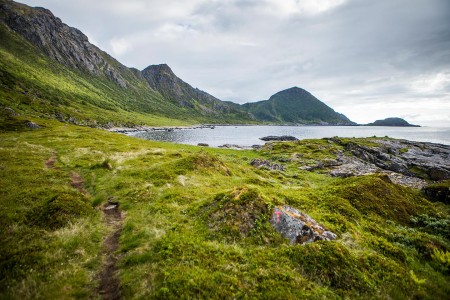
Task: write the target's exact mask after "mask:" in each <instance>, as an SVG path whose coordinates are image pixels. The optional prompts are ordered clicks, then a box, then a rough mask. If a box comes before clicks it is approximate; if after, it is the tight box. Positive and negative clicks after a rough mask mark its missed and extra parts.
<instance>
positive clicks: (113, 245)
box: [98, 201, 123, 300]
mask: <svg viewBox="0 0 450 300" xmlns="http://www.w3.org/2000/svg"><path fill="white" fill-rule="evenodd" d="M103 213H104V214H105V217H106V222H107V223H108V226H110V227H111V228H112V232H111V234H110V235H109V236H108V237H107V238H106V239H105V241H104V242H103V254H104V255H105V256H106V260H105V262H104V264H103V269H102V271H101V273H100V275H99V277H100V278H99V279H100V286H99V288H98V292H99V294H100V295H101V296H102V298H103V299H106V300H118V299H122V295H121V292H120V281H119V278H117V266H116V264H117V261H118V260H119V256H118V254H117V253H116V251H117V249H118V248H119V237H120V233H121V231H122V225H123V216H122V213H121V211H120V209H119V203H116V202H111V201H108V204H107V205H106V206H105V207H103Z"/></svg>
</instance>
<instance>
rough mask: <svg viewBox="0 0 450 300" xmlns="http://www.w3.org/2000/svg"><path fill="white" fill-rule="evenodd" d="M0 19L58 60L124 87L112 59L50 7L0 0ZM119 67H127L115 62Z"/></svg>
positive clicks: (124, 83) (125, 83)
mask: <svg viewBox="0 0 450 300" xmlns="http://www.w3.org/2000/svg"><path fill="white" fill-rule="evenodd" d="M0 11H1V12H2V13H1V14H0V21H1V22H3V23H5V24H6V25H7V26H8V27H9V28H11V29H12V30H14V31H16V32H17V33H19V34H20V35H22V36H23V37H24V38H26V39H27V40H28V41H30V42H31V43H32V44H33V45H35V46H36V47H38V48H40V49H41V50H42V51H43V52H44V53H45V54H46V55H47V56H49V57H50V58H52V59H54V60H56V61H57V62H59V63H61V64H63V65H65V66H68V67H72V68H76V69H79V70H82V71H85V72H88V73H90V74H93V75H100V74H103V75H105V76H106V77H107V78H109V79H110V80H112V81H113V82H115V83H116V84H118V85H119V86H121V87H123V88H125V87H126V86H127V82H126V81H125V79H124V78H123V77H122V76H121V75H120V74H119V72H118V71H117V70H116V69H115V68H114V67H113V66H112V65H111V64H110V63H109V62H108V61H107V60H109V61H115V60H114V59H113V58H112V57H111V56H109V55H108V54H106V53H105V52H103V51H101V50H100V49H98V48H97V47H95V46H94V45H92V44H91V43H89V40H88V38H87V37H86V36H85V35H84V34H83V33H82V32H81V31H79V30H78V29H76V28H72V27H69V26H67V25H66V24H64V23H63V22H62V21H61V20H60V19H59V18H57V17H55V16H54V15H53V14H52V13H51V12H50V11H49V10H47V9H44V8H31V7H28V6H26V5H23V4H19V3H15V2H12V1H11V2H4V3H0ZM117 66H118V67H119V68H126V67H125V66H122V65H120V63H118V62H117Z"/></svg>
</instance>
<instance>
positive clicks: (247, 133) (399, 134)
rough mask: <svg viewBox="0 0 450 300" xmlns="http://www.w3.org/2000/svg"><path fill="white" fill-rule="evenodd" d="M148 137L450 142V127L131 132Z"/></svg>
mask: <svg viewBox="0 0 450 300" xmlns="http://www.w3.org/2000/svg"><path fill="white" fill-rule="evenodd" d="M129 135H130V136H135V137H139V138H143V139H148V140H157V141H166V142H173V143H180V144H189V145H197V144H198V143H206V144H208V145H210V146H211V147H218V146H221V145H224V144H236V145H240V146H252V145H262V144H264V143H265V142H264V141H262V140H260V138H261V137H264V136H268V135H278V136H279V135H291V136H295V137H296V138H298V139H317V138H324V137H333V136H339V137H371V136H377V137H384V136H388V137H392V138H398V139H406V140H411V141H420V142H432V143H439V144H445V145H450V127H372V126H216V127H215V128H214V129H210V128H202V129H200V128H197V129H176V130H174V131H160V130H158V131H149V132H135V133H130V134H129Z"/></svg>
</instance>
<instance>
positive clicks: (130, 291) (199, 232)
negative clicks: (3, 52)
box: [0, 119, 450, 299]
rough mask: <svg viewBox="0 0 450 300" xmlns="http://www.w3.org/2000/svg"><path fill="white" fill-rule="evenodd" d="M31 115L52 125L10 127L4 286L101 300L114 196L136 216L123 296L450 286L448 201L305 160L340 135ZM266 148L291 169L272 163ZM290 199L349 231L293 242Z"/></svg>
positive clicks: (0, 209) (402, 291)
mask: <svg viewBox="0 0 450 300" xmlns="http://www.w3.org/2000/svg"><path fill="white" fill-rule="evenodd" d="M33 121H34V122H36V123H38V124H40V125H42V127H41V128H39V129H34V130H28V129H25V130H23V131H20V132H16V131H6V132H3V133H0V141H1V144H0V199H1V206H0V225H1V227H0V230H1V232H0V250H1V251H0V272H1V276H0V278H1V279H0V297H1V298H13V299H30V298H46V299H49V298H96V297H97V298H98V292H97V289H96V288H97V286H98V274H99V272H100V270H101V269H102V261H103V256H102V255H103V254H102V253H103V252H102V250H101V245H102V241H103V240H104V239H105V237H106V236H107V235H108V229H107V228H108V227H107V223H106V221H105V220H104V217H103V216H102V213H101V212H100V211H99V209H100V207H102V204H105V203H107V201H115V202H119V204H120V208H121V209H122V210H123V213H124V216H125V219H124V221H123V229H122V231H121V235H120V243H119V244H120V246H119V253H118V254H119V257H120V260H119V261H118V265H117V266H118V276H119V279H120V288H121V290H122V293H123V295H124V298H125V299H128V298H133V299H134V298H146V299H180V298H201V299H219V298H220V299H233V298H260V299H280V298H287V299H303V298H307V299H308V298H314V299H317V298H331V299H336V298H364V299H367V298H383V299H385V298H394V299H405V298H421V299H445V298H447V297H448V295H449V294H450V288H449V286H448V281H449V278H450V277H449V276H450V274H449V265H450V264H449V255H450V254H449V253H450V238H449V224H450V222H449V220H450V212H449V207H448V205H445V204H444V203H441V202H430V201H429V200H428V199H426V198H425V195H424V194H423V193H422V192H421V191H419V190H413V189H411V188H406V187H401V186H399V185H396V184H393V183H392V182H390V181H389V180H388V179H387V178H386V177H384V176H380V175H369V176H361V177H351V178H345V179H342V178H334V177H331V176H329V175H327V174H326V173H324V172H322V171H321V170H316V171H312V172H311V171H304V170H302V169H299V164H304V163H305V161H309V162H310V163H311V164H313V163H315V162H316V161H317V160H321V161H323V160H325V159H334V158H335V157H336V155H337V153H338V151H342V148H341V147H342V146H340V145H338V144H336V143H330V142H328V141H326V140H308V141H300V142H295V143H274V144H272V145H271V146H267V147H265V148H264V149H262V150H249V151H235V150H226V149H211V148H204V147H203V148H199V147H195V146H187V145H174V144H167V143H160V142H150V141H144V140H138V139H134V138H129V137H126V136H122V135H117V134H112V133H108V132H105V131H99V130H95V129H89V128H84V127H74V126H70V125H65V124H61V123H58V122H52V121H46V120H43V119H36V120H33ZM349 142H350V140H349ZM351 142H353V143H368V142H370V141H368V140H358V139H353V140H351ZM255 158H259V159H265V160H268V161H270V162H276V163H281V164H283V165H284V167H285V168H284V170H283V171H280V170H275V171H271V170H269V169H260V168H257V167H254V166H252V165H250V162H251V161H252V160H253V159H255ZM73 174H77V177H76V178H75V179H76V182H75V183H76V184H75V183H74V180H75V179H74V175H73ZM279 205H289V206H292V207H294V208H296V209H298V210H300V211H302V212H304V213H306V214H308V215H309V216H311V217H312V218H314V219H315V220H316V221H317V222H319V223H320V224H323V226H324V227H325V228H327V229H328V230H330V231H332V232H335V233H336V234H337V235H338V238H337V239H336V240H335V241H320V242H316V243H312V244H308V245H298V244H294V245H291V244H290V243H289V240H287V239H284V238H283V237H282V236H281V235H280V234H279V233H277V232H276V231H275V230H274V229H273V228H272V227H271V225H270V217H271V215H272V213H273V207H274V206H279Z"/></svg>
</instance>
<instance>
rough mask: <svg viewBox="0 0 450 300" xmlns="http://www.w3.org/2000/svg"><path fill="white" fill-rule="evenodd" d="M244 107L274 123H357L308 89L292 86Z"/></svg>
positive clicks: (261, 118)
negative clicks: (336, 110) (267, 98)
mask: <svg viewBox="0 0 450 300" xmlns="http://www.w3.org/2000/svg"><path fill="white" fill-rule="evenodd" d="M243 107H244V109H245V110H246V111H248V112H250V113H251V114H252V115H254V116H255V118H256V119H258V120H261V121H266V122H274V123H291V124H318V125H356V124H355V123H354V122H352V121H350V120H349V119H348V118H347V117H346V116H344V115H343V114H339V113H337V112H335V111H334V110H333V109H332V108H330V107H329V106H327V105H326V104H325V103H323V102H322V101H320V100H319V99H317V98H316V97H314V96H313V95H312V94H311V93H309V92H308V91H306V90H304V89H301V88H298V87H292V88H290V89H287V90H284V91H281V92H278V93H276V94H274V95H273V96H271V97H270V98H269V100H263V101H259V102H253V103H246V104H244V105H243Z"/></svg>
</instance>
